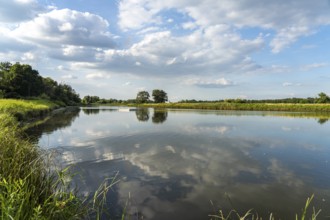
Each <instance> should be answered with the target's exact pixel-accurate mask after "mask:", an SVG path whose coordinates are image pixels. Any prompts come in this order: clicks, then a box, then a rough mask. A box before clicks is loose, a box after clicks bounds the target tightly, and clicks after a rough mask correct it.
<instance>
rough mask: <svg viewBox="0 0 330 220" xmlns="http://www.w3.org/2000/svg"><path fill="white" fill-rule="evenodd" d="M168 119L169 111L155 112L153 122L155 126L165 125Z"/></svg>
mask: <svg viewBox="0 0 330 220" xmlns="http://www.w3.org/2000/svg"><path fill="white" fill-rule="evenodd" d="M166 119H167V111H166V110H156V109H155V111H154V115H153V116H152V122H153V123H155V124H159V123H163V122H164V121H166Z"/></svg>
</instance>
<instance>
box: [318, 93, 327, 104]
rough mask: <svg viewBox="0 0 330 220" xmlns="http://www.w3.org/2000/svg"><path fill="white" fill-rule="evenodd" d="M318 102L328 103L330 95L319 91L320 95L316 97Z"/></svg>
mask: <svg viewBox="0 0 330 220" xmlns="http://www.w3.org/2000/svg"><path fill="white" fill-rule="evenodd" d="M316 102H317V103H328V102H330V97H329V96H327V94H325V93H324V92H321V93H319V97H318V98H317V99H316Z"/></svg>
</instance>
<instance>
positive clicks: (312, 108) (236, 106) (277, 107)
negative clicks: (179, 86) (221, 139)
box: [138, 102, 330, 112]
mask: <svg viewBox="0 0 330 220" xmlns="http://www.w3.org/2000/svg"><path fill="white" fill-rule="evenodd" d="M138 106H141V107H153V108H181V109H210V110H245V111H288V112H330V104H268V103H227V102H216V103H158V104H153V103H148V104H140V105H138Z"/></svg>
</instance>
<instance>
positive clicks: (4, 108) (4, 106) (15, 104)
mask: <svg viewBox="0 0 330 220" xmlns="http://www.w3.org/2000/svg"><path fill="white" fill-rule="evenodd" d="M59 106H61V103H57V104H56V103H53V102H50V101H48V100H40V99H39V100H17V99H0V114H9V115H12V116H14V117H15V118H16V119H17V120H19V121H20V120H28V119H31V118H36V117H40V116H43V115H45V114H47V113H49V112H50V111H51V110H53V109H55V108H57V107H59Z"/></svg>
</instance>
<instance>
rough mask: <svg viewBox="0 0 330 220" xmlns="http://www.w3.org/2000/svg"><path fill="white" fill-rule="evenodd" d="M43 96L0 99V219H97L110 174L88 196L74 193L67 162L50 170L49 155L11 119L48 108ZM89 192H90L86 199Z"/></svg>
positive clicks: (49, 107)
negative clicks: (30, 98)
mask: <svg viewBox="0 0 330 220" xmlns="http://www.w3.org/2000/svg"><path fill="white" fill-rule="evenodd" d="M55 106H56V105H55V104H53V103H50V102H47V101H40V100H39V101H35V100H34V101H20V100H0V107H1V110H0V219H5V220H6V219H24V220H25V219H27V220H28V219H88V218H90V217H91V216H93V219H98V218H100V216H101V215H102V212H103V211H104V209H105V207H104V206H105V202H106V200H105V198H106V194H107V192H108V190H109V188H110V187H111V186H112V185H113V184H115V180H116V179H115V178H112V179H110V180H108V179H107V180H105V182H104V184H102V187H100V188H99V189H98V190H97V191H96V192H95V194H94V196H89V195H87V196H80V195H79V192H78V191H77V188H76V187H75V186H73V182H72V177H73V176H72V174H71V173H70V171H69V169H70V168H69V167H67V168H65V169H56V165H55V164H53V156H52V154H51V153H50V152H47V151H44V150H42V149H41V148H39V147H38V146H36V145H35V144H34V143H32V142H31V141H29V140H28V138H27V137H26V136H25V135H24V133H23V130H22V128H21V127H20V126H19V123H18V121H17V113H19V114H21V115H22V117H23V118H25V117H28V116H30V114H31V112H33V111H37V112H38V111H49V110H50V109H51V108H53V107H55ZM90 197H93V199H92V200H90Z"/></svg>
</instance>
